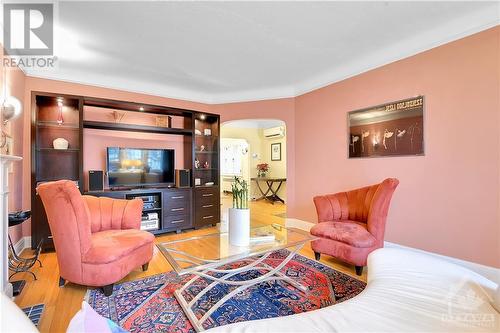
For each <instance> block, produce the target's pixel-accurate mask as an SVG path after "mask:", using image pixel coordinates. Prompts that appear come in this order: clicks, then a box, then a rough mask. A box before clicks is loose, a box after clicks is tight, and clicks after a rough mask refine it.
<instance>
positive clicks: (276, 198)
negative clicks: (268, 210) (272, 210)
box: [251, 177, 286, 204]
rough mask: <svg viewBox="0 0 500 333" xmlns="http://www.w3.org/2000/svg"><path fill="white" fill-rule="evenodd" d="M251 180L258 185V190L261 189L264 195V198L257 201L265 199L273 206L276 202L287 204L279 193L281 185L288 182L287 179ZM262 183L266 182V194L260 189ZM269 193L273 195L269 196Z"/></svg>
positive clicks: (256, 178) (266, 178)
mask: <svg viewBox="0 0 500 333" xmlns="http://www.w3.org/2000/svg"><path fill="white" fill-rule="evenodd" d="M251 179H252V180H253V181H255V184H257V188H258V189H259V191H260V194H262V196H261V197H260V198H258V199H257V200H261V199H264V200H267V201H269V202H271V203H272V204H274V202H275V201H281V202H282V203H285V200H283V199H281V198H280V197H279V196H278V192H279V190H280V188H281V185H283V183H284V182H286V178H268V177H255V178H251ZM261 182H264V183H265V184H266V186H267V190H266V191H265V192H264V191H263V190H262V188H261V187H260V183H261ZM274 184H277V186H276V189H273V185H274ZM269 192H271V195H269Z"/></svg>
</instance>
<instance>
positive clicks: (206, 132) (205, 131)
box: [203, 128, 212, 136]
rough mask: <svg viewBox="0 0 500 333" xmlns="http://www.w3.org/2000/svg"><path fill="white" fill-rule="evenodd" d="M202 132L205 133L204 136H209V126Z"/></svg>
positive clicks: (210, 131)
mask: <svg viewBox="0 0 500 333" xmlns="http://www.w3.org/2000/svg"><path fill="white" fill-rule="evenodd" d="M203 134H205V136H210V135H212V130H211V129H210V128H205V130H204V131H203Z"/></svg>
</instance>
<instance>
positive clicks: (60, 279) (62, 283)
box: [59, 277, 66, 287]
mask: <svg viewBox="0 0 500 333" xmlns="http://www.w3.org/2000/svg"><path fill="white" fill-rule="evenodd" d="M65 283H66V280H64V279H63V278H62V277H59V287H62V286H64V284H65Z"/></svg>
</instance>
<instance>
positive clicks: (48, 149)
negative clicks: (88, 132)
mask: <svg viewBox="0 0 500 333" xmlns="http://www.w3.org/2000/svg"><path fill="white" fill-rule="evenodd" d="M36 150H37V151H50V152H58V153H73V152H79V151H80V149H78V148H68V149H55V148H36Z"/></svg>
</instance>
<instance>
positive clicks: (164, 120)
mask: <svg viewBox="0 0 500 333" xmlns="http://www.w3.org/2000/svg"><path fill="white" fill-rule="evenodd" d="M156 126H158V127H166V128H170V127H172V117H170V116H156Z"/></svg>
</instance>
